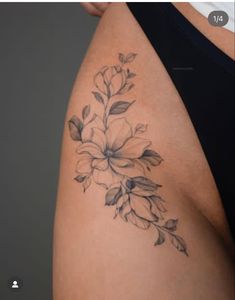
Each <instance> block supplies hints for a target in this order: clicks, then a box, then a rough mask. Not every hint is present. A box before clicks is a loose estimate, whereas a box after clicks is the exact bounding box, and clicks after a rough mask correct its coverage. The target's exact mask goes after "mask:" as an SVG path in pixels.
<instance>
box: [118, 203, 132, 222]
mask: <svg viewBox="0 0 235 300" xmlns="http://www.w3.org/2000/svg"><path fill="white" fill-rule="evenodd" d="M130 212H131V207H130V203H129V201H126V202H124V203H123V205H122V207H121V208H120V209H119V212H118V213H119V216H120V217H121V218H122V219H123V220H124V221H126V222H127V218H126V216H127V215H128V214H129V213H130Z"/></svg>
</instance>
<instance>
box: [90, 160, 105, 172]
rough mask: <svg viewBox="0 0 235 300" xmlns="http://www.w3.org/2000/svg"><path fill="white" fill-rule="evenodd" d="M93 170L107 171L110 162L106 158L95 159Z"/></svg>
mask: <svg viewBox="0 0 235 300" xmlns="http://www.w3.org/2000/svg"><path fill="white" fill-rule="evenodd" d="M91 166H92V168H95V169H98V170H101V171H105V170H106V169H107V168H108V166H109V165H108V161H107V159H106V158H95V159H94V160H93V161H92V164H91Z"/></svg>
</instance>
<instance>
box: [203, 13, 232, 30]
mask: <svg viewBox="0 0 235 300" xmlns="http://www.w3.org/2000/svg"><path fill="white" fill-rule="evenodd" d="M228 20H229V16H228V14H227V13H226V12H225V11H222V10H213V11H212V12H210V14H209V15H208V22H209V23H210V24H211V25H212V26H216V27H223V26H225V25H226V24H227V23H228Z"/></svg>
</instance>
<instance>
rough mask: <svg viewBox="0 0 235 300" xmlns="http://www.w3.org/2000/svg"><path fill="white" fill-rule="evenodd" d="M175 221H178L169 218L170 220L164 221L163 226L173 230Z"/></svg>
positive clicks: (175, 224) (175, 225)
mask: <svg viewBox="0 0 235 300" xmlns="http://www.w3.org/2000/svg"><path fill="white" fill-rule="evenodd" d="M177 223H178V220H177V219H176V220H174V219H170V220H167V221H166V223H165V225H164V226H163V227H164V228H166V229H167V230H170V231H175V230H176V228H177Z"/></svg>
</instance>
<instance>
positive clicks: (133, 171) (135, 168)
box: [110, 159, 143, 177]
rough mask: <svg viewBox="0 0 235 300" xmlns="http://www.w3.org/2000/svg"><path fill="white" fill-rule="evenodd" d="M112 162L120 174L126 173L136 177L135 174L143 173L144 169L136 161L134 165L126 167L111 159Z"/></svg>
mask: <svg viewBox="0 0 235 300" xmlns="http://www.w3.org/2000/svg"><path fill="white" fill-rule="evenodd" d="M116 161H117V160H116ZM116 161H115V162H116ZM110 164H111V166H112V168H113V169H114V170H115V171H116V172H117V173H119V174H122V175H125V176H128V177H135V176H141V175H143V169H142V168H141V167H140V166H139V165H138V164H136V163H134V162H133V164H132V165H127V166H125V167H124V166H121V167H118V166H117V165H115V164H113V160H111V159H110Z"/></svg>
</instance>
